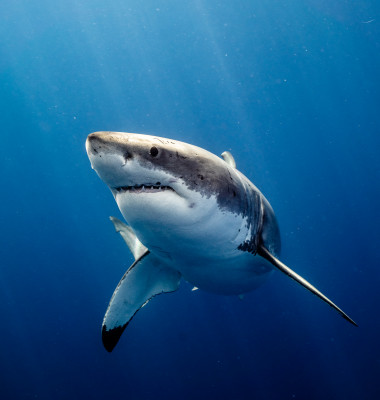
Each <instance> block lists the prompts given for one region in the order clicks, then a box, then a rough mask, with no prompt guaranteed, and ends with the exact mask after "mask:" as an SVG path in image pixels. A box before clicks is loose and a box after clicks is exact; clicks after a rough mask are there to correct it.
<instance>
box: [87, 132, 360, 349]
mask: <svg viewBox="0 0 380 400" xmlns="http://www.w3.org/2000/svg"><path fill="white" fill-rule="evenodd" d="M86 150H87V154H88V157H89V159H90V162H91V166H92V168H93V169H94V170H95V171H96V173H97V174H98V175H99V177H100V179H101V180H102V181H103V182H104V183H106V184H107V186H108V187H109V188H110V189H111V192H112V194H113V196H114V198H115V200H116V203H117V205H118V206H119V209H120V211H121V214H122V215H123V217H124V219H125V221H126V222H127V224H125V223H123V222H121V221H120V220H118V219H117V218H114V217H111V220H112V222H113V224H114V227H115V229H116V231H117V232H119V233H120V234H121V236H122V237H123V239H124V240H125V242H126V244H127V245H128V247H129V249H130V250H131V252H132V254H133V256H134V258H135V262H134V263H133V264H132V265H131V267H130V268H129V269H128V270H127V272H126V273H125V274H124V276H123V277H122V278H121V281H120V282H119V284H118V285H117V287H116V289H115V291H114V293H113V295H112V298H111V300H110V303H109V306H108V309H107V311H106V314H105V316H104V320H103V325H102V340H103V344H104V347H105V348H106V349H107V350H108V351H112V350H113V348H114V347H115V345H116V344H117V342H118V340H119V339H120V336H121V335H122V333H123V331H124V329H125V328H126V326H127V325H128V323H129V322H130V320H131V319H132V318H133V316H134V315H135V314H136V312H137V311H138V310H139V309H140V308H141V307H143V306H144V305H145V304H146V303H148V302H149V300H151V299H152V298H153V297H154V296H156V295H158V294H160V293H167V292H173V291H175V290H176V289H177V288H178V286H179V283H180V279H181V277H183V278H184V279H185V280H186V281H188V282H190V283H191V284H193V285H194V287H196V288H200V289H203V290H206V291H209V292H213V293H218V294H224V295H241V294H243V293H246V292H249V291H251V290H253V289H255V288H256V287H258V286H259V285H261V284H262V283H263V282H264V281H265V280H266V279H267V278H268V277H269V276H270V275H271V273H272V272H273V270H274V269H278V270H280V271H281V272H283V273H285V274H286V275H288V276H289V277H290V278H292V279H294V280H295V281H297V282H298V283H300V284H301V285H302V286H304V287H305V288H306V289H308V290H309V291H311V292H312V293H313V294H315V295H316V296H318V297H319V298H321V299H322V300H323V301H325V302H326V303H327V304H329V305H330V306H331V307H333V308H334V309H335V310H337V311H338V312H339V313H340V314H341V315H342V316H343V317H344V318H345V319H346V320H347V321H349V322H351V323H352V324H354V325H356V323H355V322H354V321H353V320H352V319H351V318H350V317H348V315H347V314H345V313H344V312H343V311H342V310H341V309H340V308H339V307H337V306H336V305H335V304H334V303H333V302H332V301H331V300H329V299H328V298H327V297H326V296H325V295H323V294H322V293H321V292H320V291H319V290H317V289H316V288H315V287H314V286H312V285H311V284H310V283H309V282H307V281H306V280H305V279H304V278H302V277H301V276H300V275H298V274H297V273H295V272H294V271H293V270H291V269H290V268H289V267H287V266H286V265H285V264H283V263H282V262H281V261H280V260H279V258H278V257H279V255H280V247H281V245H280V231H279V228H278V224H277V220H276V217H275V214H274V212H273V209H272V207H271V205H270V204H269V202H268V201H267V199H266V198H265V197H264V196H263V194H262V193H261V192H260V191H259V189H258V188H257V187H256V186H255V185H254V184H253V183H252V182H251V181H250V180H248V178H246V177H245V176H244V175H243V174H242V173H241V172H239V171H238V170H237V169H236V164H235V161H234V158H233V157H232V155H231V154H230V153H229V152H224V153H223V154H222V158H220V157H218V156H216V155H214V154H212V153H210V152H208V151H207V150H204V149H202V148H200V147H196V146H193V145H191V144H187V143H183V142H180V141H177V140H172V139H165V138H162V137H157V136H150V135H142V134H135V133H124V132H95V133H91V134H90V135H89V136H88V137H87V141H86Z"/></svg>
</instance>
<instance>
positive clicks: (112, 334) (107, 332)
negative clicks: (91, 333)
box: [102, 324, 128, 353]
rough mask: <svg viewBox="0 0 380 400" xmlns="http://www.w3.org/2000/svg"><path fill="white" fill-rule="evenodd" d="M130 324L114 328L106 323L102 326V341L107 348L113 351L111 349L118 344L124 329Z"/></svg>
mask: <svg viewBox="0 0 380 400" xmlns="http://www.w3.org/2000/svg"><path fill="white" fill-rule="evenodd" d="M127 325H128V324H125V325H124V326H118V327H116V328H113V329H107V326H106V325H103V327H102V342H103V346H104V347H105V349H106V350H107V351H108V352H110V353H111V351H112V350H113V349H114V347H115V346H116V344H117V342H118V341H119V339H120V336H121V335H122V334H123V332H124V329H125V328H126V327H127Z"/></svg>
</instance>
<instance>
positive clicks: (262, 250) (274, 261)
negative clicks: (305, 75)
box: [257, 245, 358, 326]
mask: <svg viewBox="0 0 380 400" xmlns="http://www.w3.org/2000/svg"><path fill="white" fill-rule="evenodd" d="M257 254H259V255H260V256H261V257H263V258H265V259H266V260H268V261H269V262H270V263H271V264H272V265H274V266H275V267H276V268H278V269H279V270H280V271H281V272H283V273H284V274H286V275H288V276H289V277H290V278H292V279H294V280H295V281H296V282H298V283H299V284H300V285H302V286H303V287H304V288H305V289H307V290H309V291H310V292H311V293H313V294H315V295H316V296H317V297H319V298H320V299H321V300H323V301H324V302H326V303H327V304H328V305H329V306H330V307H332V308H333V309H334V310H336V311H338V313H339V314H340V315H341V316H342V317H343V318H344V319H345V320H346V321H348V322H351V324H353V325H355V326H358V325H357V324H356V322H354V321H353V320H352V319H351V318H350V317H349V316H348V315H347V314H346V313H345V312H344V311H343V310H341V309H340V308H339V307H338V306H337V305H336V304H334V303H333V302H332V301H331V300H330V299H329V298H327V297H326V296H325V295H324V294H323V293H321V292H320V291H319V290H318V289H317V288H315V287H314V286H313V285H312V284H310V283H309V282H308V281H307V280H306V279H304V278H302V276H300V275H298V274H297V273H295V272H294V271H293V270H292V269H290V268H289V267H287V266H286V265H285V264H283V263H282V262H281V261H280V260H278V259H277V258H276V257H275V256H273V255H272V254H271V253H270V252H269V251H268V249H266V248H265V247H264V246H263V245H260V246H258V248H257Z"/></svg>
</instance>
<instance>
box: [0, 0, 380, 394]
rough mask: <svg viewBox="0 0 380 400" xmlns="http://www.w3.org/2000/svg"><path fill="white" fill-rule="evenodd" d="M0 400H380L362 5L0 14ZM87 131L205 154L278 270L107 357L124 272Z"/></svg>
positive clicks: (374, 158) (150, 309)
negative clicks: (236, 190) (276, 227)
mask: <svg viewBox="0 0 380 400" xmlns="http://www.w3.org/2000/svg"><path fill="white" fill-rule="evenodd" d="M0 120H1V145H0V170H1V181H0V182H1V197H0V199H1V200H0V201H1V203H0V204H1V211H0V315H1V329H0V398H1V399H2V400H3V399H4V400H6V399H7V400H8V399H14V400H18V399H41V400H42V399H43V400H45V399H46V400H47V399H59V400H60V399H116V398H117V399H132V400H149V399H155V400H157V399H158V400H159V399H165V400H172V399H183V400H187V399H231V400H242V399H258V400H261V399H267V400H272V399H280V400H286V399H301V400H303V399H308V400H310V399H324V400H328V399H333V400H335V399H337V400H340V399H348V400H350V399H360V400H363V399H365V400H366V399H371V400H372V399H380V383H379V382H380V345H379V335H380V313H379V308H380V290H379V286H380V274H379V266H380V259H379V258H380V257H379V246H380V243H379V242H380V240H379V225H380V213H379V194H380V167H379V154H380V2H379V1H378V0H372V1H371V0H363V1H353V0H352V1H348V0H337V1H331V0H303V1H296V0H283V1H280V0H266V1H259V0H236V1H222V0H219V1H216V0H194V1H189V2H187V1H179V0H161V1H153V0H147V1H142V0H124V1H122V0H109V1H100V0H91V1H90V0H64V1H63V0H55V1H48V0H33V1H28V0H1V2H0ZM99 130H114V131H127V132H139V133H147V134H153V135H157V136H164V137H169V138H173V139H177V140H182V141H185V142H188V143H192V144H195V145H198V146H201V147H204V148H206V149H208V150H210V151H212V152H213V153H216V154H220V153H222V152H223V151H224V150H230V151H231V152H232V154H233V155H234V157H235V159H236V162H237V165H238V168H239V169H240V170H241V171H242V172H243V173H244V174H245V175H247V176H248V177H249V178H250V179H251V180H252V181H253V182H254V183H255V184H256V185H257V186H258V187H259V188H260V189H261V190H262V192H263V193H264V195H265V196H266V197H267V198H268V199H269V201H270V202H271V204H272V206H273V208H274V210H275V212H276V215H277V217H278V221H279V224H280V228H281V232H282V244H283V251H282V257H281V259H282V260H283V261H284V262H285V263H286V264H288V265H289V266H290V267H291V268H293V269H294V270H295V271H297V272H299V273H300V274H301V275H302V276H304V277H305V278H306V279H308V280H310V281H311V282H312V283H313V284H315V285H316V286H317V287H318V288H319V289H320V290H321V291H322V292H323V293H325V294H326V295H327V296H328V297H330V298H331V299H332V300H333V301H334V302H336V303H337V304H338V306H340V307H341V308H343V310H344V311H346V312H347V313H348V314H349V315H350V316H351V317H352V318H353V319H354V320H355V321H356V322H357V323H358V324H359V328H355V327H354V326H351V325H350V324H348V323H347V322H346V321H345V320H344V319H343V318H341V317H340V316H339V315H338V314H337V313H336V312H335V311H333V310H332V309H330V308H329V307H328V306H327V305H326V304H324V303H323V302H322V301H320V300H319V299H317V298H316V297H314V296H312V295H310V294H309V293H308V292H306V291H305V290H304V289H302V288H301V287H299V285H297V284H296V283H294V282H293V281H291V280H289V279H288V278H287V277H285V276H284V275H282V274H280V273H275V274H274V275H273V277H272V278H271V279H270V280H269V281H268V282H267V283H266V284H265V285H263V286H262V287H261V288H259V289H258V290H256V291H254V292H251V293H250V294H248V295H246V296H245V299H244V300H243V301H241V300H239V299H238V298H237V297H223V296H217V295H212V294H208V293H205V292H202V291H200V290H199V291H197V292H191V286H190V285H189V284H187V283H186V282H183V283H182V285H181V288H180V290H179V291H177V292H176V293H172V294H167V295H163V296H158V297H157V298H155V299H154V300H153V301H152V302H150V303H149V305H148V306H147V307H146V308H144V309H143V310H142V311H140V312H139V313H138V314H137V315H136V317H135V318H134V319H133V322H132V323H131V324H130V325H129V326H128V328H127V330H126V331H125V332H124V335H123V336H122V338H121V340H120V342H119V344H118V346H117V347H116V348H115V350H114V351H113V353H111V354H109V353H107V352H106V351H105V349H104V348H103V346H102V343H101V332H100V328H101V322H102V319H103V315H104V312H105V310H106V307H107V304H108V301H109V299H110V297H111V295H112V293H113V290H114V288H115V286H116V284H117V283H118V281H119V279H120V278H121V276H122V275H123V274H124V272H125V270H126V269H127V268H128V266H129V265H130V264H131V263H132V261H133V259H132V256H131V254H130V253H129V251H128V249H127V247H126V246H125V244H124V243H123V241H122V239H121V238H120V237H119V236H118V235H117V234H116V233H115V231H114V228H113V226H112V224H111V222H110V221H109V219H108V217H109V215H115V216H117V217H120V213H119V211H118V209H117V206H116V203H115V202H114V200H113V198H112V195H111V193H110V192H109V190H108V189H107V187H106V186H105V185H104V184H103V183H102V182H101V181H100V179H99V178H98V177H97V175H96V174H95V172H94V171H92V170H91V167H90V163H89V161H88V159H87V156H86V152H85V147H84V143H85V139H86V136H87V135H88V134H89V133H91V132H93V131H99Z"/></svg>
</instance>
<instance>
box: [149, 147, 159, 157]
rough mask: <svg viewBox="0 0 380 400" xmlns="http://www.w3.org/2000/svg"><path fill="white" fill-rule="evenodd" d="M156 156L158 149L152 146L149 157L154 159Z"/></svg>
mask: <svg viewBox="0 0 380 400" xmlns="http://www.w3.org/2000/svg"><path fill="white" fill-rule="evenodd" d="M157 154H158V149H157V147H154V146H153V147H152V148H151V149H150V155H151V156H152V157H156V156H157Z"/></svg>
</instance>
